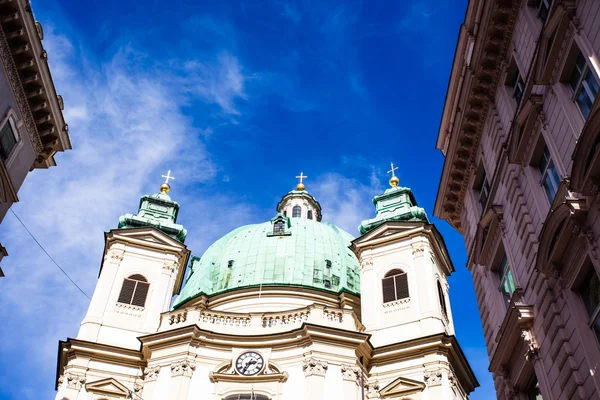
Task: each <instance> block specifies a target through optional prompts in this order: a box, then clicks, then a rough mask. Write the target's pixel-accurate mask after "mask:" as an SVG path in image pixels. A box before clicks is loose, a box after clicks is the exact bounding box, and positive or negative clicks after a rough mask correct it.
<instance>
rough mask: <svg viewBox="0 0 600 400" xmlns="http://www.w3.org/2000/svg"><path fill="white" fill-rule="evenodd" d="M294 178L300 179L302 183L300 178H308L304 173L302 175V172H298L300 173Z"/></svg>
mask: <svg viewBox="0 0 600 400" xmlns="http://www.w3.org/2000/svg"><path fill="white" fill-rule="evenodd" d="M296 178H298V179H300V183H302V179H304V178H308V176H306V175H303V174H302V172H300V175H299V176H297V177H296Z"/></svg>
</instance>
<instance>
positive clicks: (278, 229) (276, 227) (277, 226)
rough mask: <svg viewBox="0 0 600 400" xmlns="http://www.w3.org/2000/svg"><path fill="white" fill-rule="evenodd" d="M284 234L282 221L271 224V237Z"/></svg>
mask: <svg viewBox="0 0 600 400" xmlns="http://www.w3.org/2000/svg"><path fill="white" fill-rule="evenodd" d="M284 233H285V222H284V221H281V220H279V221H275V223H274V224H273V235H282V234H284Z"/></svg>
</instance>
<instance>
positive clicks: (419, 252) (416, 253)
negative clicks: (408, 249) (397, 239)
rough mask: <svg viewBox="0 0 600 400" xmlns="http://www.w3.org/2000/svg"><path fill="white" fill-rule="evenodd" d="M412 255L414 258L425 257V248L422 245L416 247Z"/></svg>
mask: <svg viewBox="0 0 600 400" xmlns="http://www.w3.org/2000/svg"><path fill="white" fill-rule="evenodd" d="M412 254H413V256H414V257H419V256H423V255H425V247H423V246H422V245H419V246H414V247H413V249H412Z"/></svg>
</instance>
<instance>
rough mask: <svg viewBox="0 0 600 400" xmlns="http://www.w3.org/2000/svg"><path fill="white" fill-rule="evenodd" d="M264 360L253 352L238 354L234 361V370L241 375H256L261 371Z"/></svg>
mask: <svg viewBox="0 0 600 400" xmlns="http://www.w3.org/2000/svg"><path fill="white" fill-rule="evenodd" d="M264 365H265V360H264V359H263V358H262V356H261V355H260V354H258V353H257V352H255V351H247V352H245V353H242V354H240V356H239V357H238V358H237V360H236V361H235V369H236V370H237V372H239V373H240V374H242V375H246V376H251V375H256V374H258V373H259V372H260V371H262V369H263V367H264Z"/></svg>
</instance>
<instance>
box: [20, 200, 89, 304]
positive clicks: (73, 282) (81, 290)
mask: <svg viewBox="0 0 600 400" xmlns="http://www.w3.org/2000/svg"><path fill="white" fill-rule="evenodd" d="M10 212H11V213H12V214H13V215H14V216H15V218H16V219H17V221H19V222H20V223H21V225H23V228H25V230H26V231H27V233H29V236H31V238H32V239H33V241H34V242H36V243H37V245H38V246H40V249H42V251H43V252H44V253H46V255H47V256H48V258H49V259H50V260H52V262H53V263H54V265H56V266H57V267H58V269H60V270H61V271H62V273H63V274H65V276H66V277H67V279H69V280H70V281H71V283H72V284H73V285H75V287H76V288H77V289H79V291H80V292H81V293H82V294H83V295H84V296H85V297H87V298H88V299H89V300H91V299H90V296H88V295H87V294H86V293H85V292H84V291H83V289H81V288H80V287H79V285H77V284H76V283H75V281H74V280H73V279H71V277H70V276H69V274H67V273H66V272H65V270H64V269H62V268H61V266H60V265H58V263H57V262H56V261H55V260H54V258H52V256H51V255H50V254H48V252H47V251H46V249H44V246H42V245H41V244H40V242H38V240H37V239H36V238H35V236H33V233H31V231H30V230H29V229H27V227H26V226H25V224H24V223H23V221H21V218H19V216H18V215H17V214H16V213H15V212H14V211H13V209H12V208H10Z"/></svg>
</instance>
